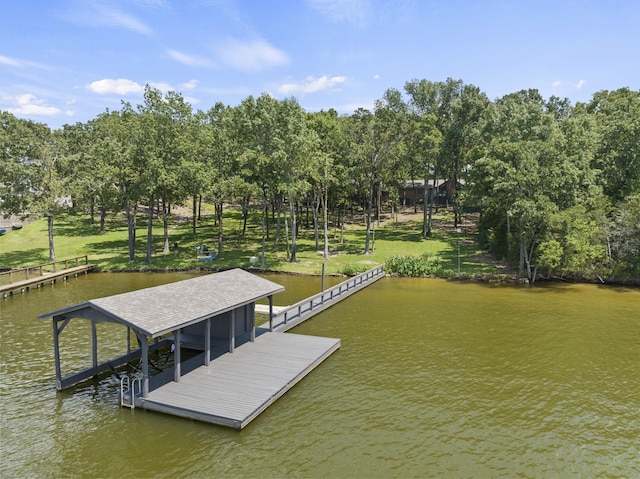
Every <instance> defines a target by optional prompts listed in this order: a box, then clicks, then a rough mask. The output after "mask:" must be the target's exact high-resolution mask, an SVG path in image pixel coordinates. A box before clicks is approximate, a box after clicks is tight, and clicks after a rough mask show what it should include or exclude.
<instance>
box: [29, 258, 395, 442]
mask: <svg viewBox="0 0 640 479" xmlns="http://www.w3.org/2000/svg"><path fill="white" fill-rule="evenodd" d="M383 276H384V269H383V266H378V267H375V268H373V269H371V270H369V271H367V272H365V273H363V274H361V275H358V276H356V277H353V278H349V279H347V280H346V281H343V282H342V283H340V284H339V285H336V286H334V287H332V288H330V289H328V290H326V291H323V292H321V293H319V294H317V295H314V296H312V297H310V298H307V299H305V300H303V301H300V302H298V303H296V304H294V305H292V306H287V307H282V308H278V307H274V305H273V296H274V294H276V293H279V292H281V291H283V290H284V288H283V287H282V286H281V285H279V284H277V283H273V282H271V281H269V280H267V279H264V278H261V277H259V276H256V275H253V274H251V273H249V272H246V271H244V270H240V269H234V270H228V271H224V272H221V273H214V274H210V275H205V276H200V277H196V278H191V279H187V280H184V281H178V282H175V283H169V284H165V285H161V286H155V287H152V288H146V289H142V290H136V291H131V292H128V293H122V294H118V295H114V296H108V297H105V298H97V299H93V300H90V301H85V302H84V303H80V304H76V305H72V306H68V307H66V308H63V309H59V310H57V311H52V312H49V313H44V314H41V315H39V316H38V318H39V319H48V318H51V320H52V323H51V324H52V329H53V344H54V360H55V371H56V388H57V389H58V390H62V389H64V388H67V387H70V386H72V385H74V384H77V383H79V382H81V381H84V380H86V379H89V378H91V377H96V376H98V375H99V374H102V373H105V372H107V371H112V372H114V373H115V368H118V367H120V366H123V365H125V364H128V363H129V364H130V363H131V362H134V361H136V360H138V364H139V365H138V367H137V370H138V372H137V373H136V374H134V375H133V376H129V375H126V374H125V375H123V376H122V377H121V383H120V404H121V405H122V406H127V407H131V408H136V407H138V408H143V409H147V410H150V411H157V412H162V413H167V414H172V415H175V416H180V417H185V418H190V419H195V420H199V421H204V422H208V423H213V424H218V425H222V426H227V427H232V428H235V429H238V430H240V429H242V428H244V427H245V426H246V425H247V424H249V423H250V422H251V421H252V420H253V419H255V418H256V417H257V416H258V415H259V414H260V413H262V412H263V411H264V410H265V409H267V408H268V407H269V406H270V405H271V404H273V403H274V402H275V401H276V400H277V399H278V398H280V397H281V396H282V395H283V394H285V393H286V392H287V391H289V390H290V389H291V388H292V387H293V386H294V385H296V384H297V383H298V382H299V381H301V380H302V379H303V378H304V377H305V376H306V375H307V374H309V373H310V372H311V371H312V370H314V369H315V368H316V367H318V366H319V365H320V364H321V363H322V362H323V361H324V360H326V359H327V358H328V357H329V356H330V355H331V354H333V353H334V352H335V351H337V350H338V349H339V348H340V340H339V339H336V338H326V337H316V336H308V335H301V334H293V333H285V331H286V330H288V329H290V328H292V327H294V326H296V325H298V324H300V323H301V322H303V321H305V320H307V319H309V318H310V317H312V316H314V315H315V314H317V313H319V312H320V311H323V310H325V309H326V308H328V307H330V306H332V305H333V304H336V303H337V302H339V301H340V300H342V299H344V298H346V297H348V296H350V295H351V294H353V293H355V292H356V291H359V290H361V289H362V288H364V287H366V286H367V285H369V284H371V283H372V282H374V281H376V280H377V279H379V278H381V277H383ZM262 299H268V302H269V304H268V306H266V308H268V309H266V312H267V314H268V315H269V318H270V319H269V321H268V322H267V323H264V324H262V325H261V326H258V327H256V321H255V313H256V306H257V305H256V303H257V301H259V300H262ZM258 309H260V308H258ZM75 318H77V319H80V320H85V321H90V323H91V336H90V342H91V354H90V361H91V362H90V364H89V365H88V367H86V368H85V369H82V370H80V371H75V372H71V373H70V374H69V373H68V372H67V374H66V375H65V374H63V371H62V367H61V365H62V362H61V353H62V351H61V350H60V339H59V338H60V336H61V334H62V333H63V332H64V329H65V328H66V326H67V325H68V324H69V322H70V321H71V320H72V319H75ZM102 322H110V323H114V324H119V325H121V326H122V327H123V328H126V335H123V337H124V338H126V353H124V354H121V355H120V356H118V357H115V358H111V359H110V360H108V361H103V362H99V361H98V330H97V328H96V325H97V324H98V323H102ZM132 335H134V336H135V338H136V339H137V343H138V345H139V348H137V349H132V348H131V341H130V339H131V336H132ZM160 349H163V350H167V359H166V360H165V363H163V364H166V363H167V361H168V360H169V359H170V358H171V356H172V359H173V360H172V362H171V363H170V367H168V368H164V370H161V371H160V372H158V373H155V372H154V373H153V374H152V370H151V368H150V366H153V367H154V368H156V369H163V368H158V366H157V365H156V364H155V363H154V362H153V360H152V359H151V358H150V356H149V354H150V353H151V352H153V351H156V350H160ZM183 350H184V354H185V356H190V357H184V358H183V353H182V351H183Z"/></svg>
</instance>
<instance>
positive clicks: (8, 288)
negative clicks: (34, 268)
mask: <svg viewBox="0 0 640 479" xmlns="http://www.w3.org/2000/svg"><path fill="white" fill-rule="evenodd" d="M95 267H96V265H95V264H83V265H80V266H74V267H72V268H67V269H62V270H59V271H55V272H48V273H44V274H43V275H42V276H34V277H33V278H28V279H23V280H21V281H15V282H13V283H9V284H4V285H0V295H1V296H2V297H3V298H7V297H8V296H11V295H13V294H15V293H24V292H26V291H29V289H31V288H40V287H42V286H43V285H45V284H53V283H55V282H57V281H58V280H60V279H62V280H64V281H66V280H67V278H69V277H71V276H78V275H79V274H82V273H88V272H89V271H91V270H92V269H94V268H95Z"/></svg>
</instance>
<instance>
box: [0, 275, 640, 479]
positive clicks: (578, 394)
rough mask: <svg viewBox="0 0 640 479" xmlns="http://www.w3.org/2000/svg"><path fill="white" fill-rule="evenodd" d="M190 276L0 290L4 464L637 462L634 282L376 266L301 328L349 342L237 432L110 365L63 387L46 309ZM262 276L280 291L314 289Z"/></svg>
mask: <svg viewBox="0 0 640 479" xmlns="http://www.w3.org/2000/svg"><path fill="white" fill-rule="evenodd" d="M191 276H192V274H189V273H171V274H169V273H167V274H164V273H162V274H160V273H158V274H149V273H147V274H141V273H112V274H109V273H94V274H89V275H87V276H83V277H79V278H77V279H73V280H70V281H69V282H67V283H60V284H57V285H54V286H46V287H44V288H42V289H40V290H37V291H31V292H29V293H27V294H24V295H18V296H14V297H11V298H9V299H7V300H4V301H2V302H1V303H0V316H1V324H2V332H1V334H2V336H1V348H0V355H1V358H2V360H1V367H2V383H1V388H2V389H1V391H2V396H1V401H2V402H1V412H2V417H1V421H2V422H1V425H2V428H1V430H0V477H3V478H13V477H16V478H17V477H20V478H23V477H48V478H53V477H118V478H122V477H154V478H158V477H171V478H175V477H261V478H262V477H456V478H458V477H509V478H511V477H571V478H573V477H612V478H613V477H616V478H617V477H640V290H638V289H627V288H615V287H598V286H594V285H569V284H560V285H548V286H547V285H538V286H536V287H534V288H528V287H522V286H505V285H499V286H498V285H487V284H475V283H455V282H447V281H444V280H433V279H397V278H383V279H382V280H380V281H378V282H376V283H374V284H373V285H371V286H369V287H368V288H366V289H365V290H363V291H361V292H359V293H357V294H355V295H353V296H351V297H349V298H348V299H347V300H345V301H343V302H341V303H339V304H337V305H335V306H334V307H332V308H330V309H329V310H327V311H325V312H323V313H321V314H320V315H318V316H316V317H314V318H313V319H312V320H310V321H308V322H307V323H305V324H303V325H301V326H299V327H298V328H296V329H294V330H293V331H292V333H301V334H311V335H319V336H329V337H337V338H341V339H342V347H341V349H340V350H338V351H337V352H336V353H334V354H333V355H332V356H331V357H330V358H329V359H328V360H327V361H325V362H324V363H323V364H322V365H321V366H320V367H318V368H317V369H316V370H314V371H313V372H312V373H311V374H310V375H309V376H307V377H306V378H305V379H304V380H302V382H300V383H299V384H298V385H296V386H295V387H294V388H293V389H292V390H291V391H289V392H288V393H287V394H286V395H284V396H283V397H282V398H281V399H279V400H278V401H277V402H276V403H275V404H273V405H272V406H271V407H269V408H268V409H267V410H266V411H265V412H264V413H263V414H261V415H260V416H259V417H258V418H257V419H256V420H254V421H253V422H252V423H251V424H250V425H249V426H248V427H247V428H246V429H244V430H243V431H241V432H238V431H235V430H232V429H227V428H223V427H218V426H214V425H210V424H206V423H199V422H195V421H191V420H187V419H181V418H178V417H173V416H168V415H163V414H159V413H153V412H147V411H144V410H140V409H136V410H129V409H125V408H120V407H119V405H118V404H117V392H118V388H119V382H118V381H117V380H116V379H115V378H114V377H113V376H106V377H104V378H103V379H101V380H99V381H98V380H96V381H88V382H85V383H83V384H81V385H79V386H76V387H74V388H71V389H69V390H66V391H64V392H61V393H59V392H56V390H55V382H54V363H53V346H52V332H51V322H50V321H48V320H45V321H38V320H36V316H37V315H38V314H41V313H43V312H48V311H52V310H55V309H57V308H61V307H64V306H68V305H71V304H76V303H79V302H82V301H84V300H87V299H91V298H95V297H100V296H106V295H110V294H116V293H120V292H125V291H130V290H133V289H138V288H142V287H147V286H153V285H157V284H162V283H167V282H170V281H176V280H180V279H186V278H188V277H191ZM268 278H269V279H271V280H272V281H275V282H278V283H280V284H283V285H284V286H285V287H286V288H287V292H286V293H284V294H283V295H281V296H278V297H276V299H275V304H277V305H278V304H291V303H293V302H295V301H297V300H299V299H302V298H303V297H306V296H309V295H311V294H313V293H316V292H318V291H319V289H320V279H319V278H308V277H294V276H282V275H271V276H268ZM337 281H338V280H336V279H333V278H331V279H328V280H327V285H328V284H335V283H336V282H337ZM74 322H78V323H79V324H80V323H83V320H73V321H72V322H71V323H70V325H69V327H68V329H69V330H67V329H65V332H64V333H63V336H65V335H67V336H68V338H67V340H68V341H69V343H68V344H71V345H74V346H78V347H80V349H82V347H85V346H86V347H85V349H86V351H85V352H83V353H82V354H84V355H85V359H86V357H88V345H89V344H90V335H89V328H88V327H85V326H86V325H85V326H78V327H76V329H73V328H71V324H72V323H74ZM117 339H118V341H119V342H121V340H122V338H120V337H119V338H117ZM103 343H104V338H103V337H101V346H103ZM104 346H105V347H107V348H108V347H109V345H108V344H106V345H104ZM63 355H64V353H63Z"/></svg>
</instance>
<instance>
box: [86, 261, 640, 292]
mask: <svg viewBox="0 0 640 479" xmlns="http://www.w3.org/2000/svg"><path fill="white" fill-rule="evenodd" d="M239 268H240V269H243V270H245V271H249V272H252V273H268V274H276V275H288V276H314V277H320V276H322V275H321V274H318V273H301V272H294V271H281V270H272V269H264V268H255V267H240V266H239ZM230 269H235V268H233V267H201V266H200V267H192V268H135V269H118V270H103V269H101V268H100V267H99V266H98V268H97V269H96V270H95V271H94V272H98V273H188V272H212V273H216V272H220V271H227V270H230ZM325 276H329V277H336V278H339V277H344V278H348V277H351V276H355V275H347V274H337V273H332V274H326V275H325ZM387 276H388V277H390V278H426V279H444V280H447V281H458V282H476V283H488V284H511V285H523V286H535V285H536V284H563V283H564V284H595V285H600V286H626V287H636V288H640V279H626V280H624V279H611V278H600V277H598V278H567V277H556V276H552V277H550V278H538V279H537V280H536V282H535V283H533V284H530V282H529V280H528V279H527V278H519V277H517V276H515V275H487V274H475V275H457V274H454V275H451V276H446V275H443V276H438V275H426V276H399V275H397V274H391V273H387Z"/></svg>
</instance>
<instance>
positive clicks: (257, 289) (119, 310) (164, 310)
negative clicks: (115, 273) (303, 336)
mask: <svg viewBox="0 0 640 479" xmlns="http://www.w3.org/2000/svg"><path fill="white" fill-rule="evenodd" d="M281 291H284V287H283V286H281V285H279V284H277V283H274V282H272V281H269V280H266V279H264V278H261V277H259V276H256V275H254V274H252V273H248V272H246V271H243V270H241V269H233V270H229V271H224V272H221V273H214V274H209V275H205V276H199V277H197V278H192V279H187V280H184V281H178V282H176V283H170V284H164V285H161V286H155V287H152V288H146V289H140V290H138V291H131V292H129V293H123V294H116V295H114V296H107V297H105V298H99V299H93V300H91V301H86V302H84V303H80V304H76V305H74V306H69V307H67V308H63V309H60V310H57V311H52V312H50V313H44V314H41V315H40V316H38V319H45V318H50V317H58V318H73V317H87V318H92V319H96V320H98V321H109V322H116V323H122V324H125V325H127V326H129V327H130V328H132V329H134V330H136V331H139V332H141V333H143V334H145V335H146V336H147V337H158V336H161V335H163V334H166V333H168V332H171V331H175V330H176V329H178V328H182V327H185V326H188V325H190V324H194V323H198V322H200V321H203V320H205V319H207V318H210V317H213V316H217V315H219V314H222V313H225V312H227V311H231V310H232V309H236V308H238V307H240V306H243V305H246V304H251V303H253V302H255V301H257V300H258V299H261V298H265V297H267V296H270V295H272V294H275V293H279V292H281Z"/></svg>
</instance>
